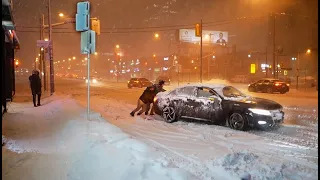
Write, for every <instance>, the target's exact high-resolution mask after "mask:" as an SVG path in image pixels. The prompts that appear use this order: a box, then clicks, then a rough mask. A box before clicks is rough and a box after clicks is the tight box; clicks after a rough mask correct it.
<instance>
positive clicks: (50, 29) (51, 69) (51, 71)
mask: <svg viewBox="0 0 320 180" xmlns="http://www.w3.org/2000/svg"><path fill="white" fill-rule="evenodd" d="M48 16H49V17H48V23H49V41H50V45H49V48H48V50H49V57H50V95H53V93H54V69H53V68H54V67H53V43H52V24H51V0H48Z"/></svg>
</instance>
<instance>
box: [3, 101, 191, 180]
mask: <svg viewBox="0 0 320 180" xmlns="http://www.w3.org/2000/svg"><path fill="white" fill-rule="evenodd" d="M31 105H32V104H31V103H28V104H16V103H12V104H11V106H10V108H9V113H8V114H5V116H4V120H3V135H4V136H5V138H6V145H5V148H6V149H7V150H10V151H13V152H15V153H12V152H10V151H7V150H5V151H4V152H3V154H2V155H3V157H4V159H5V160H3V161H2V165H3V169H2V170H3V172H4V173H3V175H2V177H3V178H4V179H39V180H40V179H52V180H53V179H83V180H88V179H90V180H102V179H113V180H118V179H124V180H126V179H130V180H135V179H152V180H157V179H158V180H165V179H168V180H169V179H175V180H176V179H177V180H179V179H181V180H182V179H197V178H196V177H195V176H193V175H192V174H190V173H189V172H186V171H184V170H183V169H179V168H177V167H174V166H173V165H168V164H165V163H163V161H161V152H158V151H157V149H155V148H151V147H149V146H147V145H146V144H144V143H142V142H140V141H138V140H136V139H134V138H132V137H131V136H130V135H128V134H125V133H124V132H122V131H121V130H120V129H119V128H118V127H115V126H113V125H111V124H110V123H108V122H106V121H105V120H103V119H102V118H101V116H100V115H99V114H96V113H94V114H92V115H91V121H87V120H86V114H85V112H86V111H85V110H86V109H84V108H83V107H81V106H79V105H78V104H77V103H76V102H75V101H74V100H72V99H58V98H56V97H50V98H48V99H45V100H44V101H43V106H41V107H37V108H34V107H32V106H31ZM3 139H4V138H3ZM24 154H27V155H28V157H31V158H26V159H22V160H19V163H20V165H19V166H12V165H10V164H12V162H11V161H13V160H14V159H16V157H18V156H21V155H24ZM10 159H11V160H10ZM16 163H18V162H16ZM37 168H40V171H36V170H35V169H37ZM31 169H34V170H31Z"/></svg>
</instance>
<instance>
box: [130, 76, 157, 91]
mask: <svg viewBox="0 0 320 180" xmlns="http://www.w3.org/2000/svg"><path fill="white" fill-rule="evenodd" d="M127 85H128V88H129V89H131V88H133V87H138V88H143V87H149V86H152V85H153V83H152V82H151V81H149V80H148V79H146V78H131V79H130V80H129V81H128V84H127Z"/></svg>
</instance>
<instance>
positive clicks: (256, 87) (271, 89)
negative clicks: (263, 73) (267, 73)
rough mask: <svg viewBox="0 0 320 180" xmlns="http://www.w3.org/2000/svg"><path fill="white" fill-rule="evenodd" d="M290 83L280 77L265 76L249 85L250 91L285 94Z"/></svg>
mask: <svg viewBox="0 0 320 180" xmlns="http://www.w3.org/2000/svg"><path fill="white" fill-rule="evenodd" d="M289 86H290V84H288V83H286V82H283V81H281V80H279V79H272V78H264V79H260V80H258V81H257V82H254V83H251V84H249V85H248V91H249V92H264V93H270V94H272V93H275V92H279V93H281V94H285V93H287V92H289V89H290V88H289Z"/></svg>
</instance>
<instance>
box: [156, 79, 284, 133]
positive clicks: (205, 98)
mask: <svg viewBox="0 0 320 180" xmlns="http://www.w3.org/2000/svg"><path fill="white" fill-rule="evenodd" d="M154 106H155V113H156V114H158V115H161V116H162V117H163V118H164V120H165V121H166V122H169V123H171V122H174V121H177V120H179V119H180V118H188V119H190V118H191V119H196V120H204V121H212V122H214V123H218V124H227V125H228V126H229V127H230V128H232V129H237V130H247V129H249V128H250V127H258V128H262V129H265V128H271V127H274V126H275V125H279V124H281V123H283V119H284V112H283V111H282V106H281V105H280V104H278V103H276V102H274V101H271V100H267V99H262V98H254V97H250V96H247V95H245V94H243V93H242V92H240V91H239V90H237V89H236V88H234V87H232V86H226V85H188V86H184V87H180V88H177V89H174V90H172V91H170V92H163V93H159V94H158V95H157V96H156V97H155V99H154Z"/></svg>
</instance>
